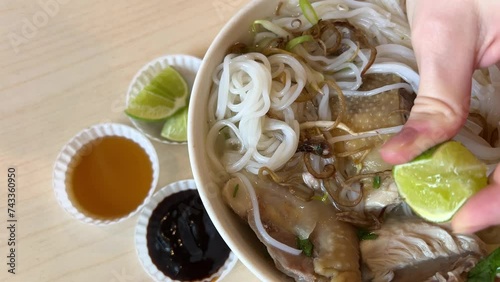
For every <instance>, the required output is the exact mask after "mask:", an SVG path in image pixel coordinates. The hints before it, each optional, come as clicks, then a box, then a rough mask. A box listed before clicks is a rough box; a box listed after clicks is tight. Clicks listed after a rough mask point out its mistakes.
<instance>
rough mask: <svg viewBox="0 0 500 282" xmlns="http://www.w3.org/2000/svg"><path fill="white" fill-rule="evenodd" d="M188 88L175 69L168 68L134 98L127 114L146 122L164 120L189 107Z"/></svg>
mask: <svg viewBox="0 0 500 282" xmlns="http://www.w3.org/2000/svg"><path fill="white" fill-rule="evenodd" d="M188 100H189V91H188V86H187V83H186V81H185V80H184V78H183V77H182V76H181V75H180V74H179V72H177V71H176V70H175V69H174V68H173V67H167V68H166V69H164V70H163V71H162V72H160V73H159V74H158V75H157V76H156V77H154V78H153V80H151V82H150V83H149V84H148V85H146V87H144V89H142V90H141V91H140V92H139V93H138V94H137V96H135V97H134V98H132V99H131V100H130V102H129V104H128V106H127V109H126V110H125V113H126V114H127V115H129V116H130V117H132V118H135V119H140V120H145V121H158V120H163V119H166V118H168V117H169V116H171V115H172V114H174V113H175V112H177V111H178V110H179V109H180V108H182V107H184V106H186V105H187V103H188Z"/></svg>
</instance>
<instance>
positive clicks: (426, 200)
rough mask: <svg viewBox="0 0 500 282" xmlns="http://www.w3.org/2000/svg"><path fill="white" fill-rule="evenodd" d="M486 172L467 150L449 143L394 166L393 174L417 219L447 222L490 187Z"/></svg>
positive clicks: (482, 165)
mask: <svg viewBox="0 0 500 282" xmlns="http://www.w3.org/2000/svg"><path fill="white" fill-rule="evenodd" d="M486 171H487V168H486V165H485V164H483V163H482V162H481V161H479V160H478V159H477V158H476V157H475V156H474V155H473V154H472V153H471V152H470V151H469V150H467V148H465V147H464V146H463V145H462V144H460V143H459V142H455V141H449V142H446V143H443V144H441V145H438V146H436V147H434V148H432V149H430V150H428V151H427V152H425V153H423V154H422V155H420V156H419V157H417V158H416V159H415V160H413V161H411V162H409V163H406V164H402V165H397V166H395V167H394V169H393V174H394V180H395V181H396V185H397V186H398V189H399V193H400V194H401V196H402V197H403V198H404V199H405V201H406V203H407V204H408V205H409V206H410V207H411V208H412V209H413V210H414V211H415V212H416V213H417V214H418V215H420V216H421V217H423V218H424V219H427V220H429V221H433V222H444V221H448V220H450V219H451V218H452V217H453V215H454V214H455V213H456V212H457V211H458V209H459V208H460V207H461V206H462V205H463V204H464V203H465V201H466V200H467V199H468V198H470V197H471V196H472V195H473V194H475V193H476V192H477V191H479V190H481V189H482V188H483V187H485V186H486V185H487V181H488V178H487V175H486Z"/></svg>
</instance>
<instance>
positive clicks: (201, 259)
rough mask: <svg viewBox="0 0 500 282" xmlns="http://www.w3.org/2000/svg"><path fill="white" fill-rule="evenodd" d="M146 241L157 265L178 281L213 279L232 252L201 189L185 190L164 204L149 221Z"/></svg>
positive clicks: (173, 195)
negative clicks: (210, 214)
mask: <svg viewBox="0 0 500 282" xmlns="http://www.w3.org/2000/svg"><path fill="white" fill-rule="evenodd" d="M146 238H147V246H148V251H149V256H150V257H151V260H152V261H153V263H154V264H155V265H156V267H157V268H158V270H160V271H161V272H163V274H165V275H166V276H168V277H170V278H172V279H176V280H182V281H191V280H201V279H203V278H208V277H210V276H211V275H212V274H214V273H216V272H217V271H218V270H219V269H220V267H221V266H222V265H224V263H225V261H226V260H227V258H228V257H229V252H230V249H229V247H228V246H227V245H226V243H225V242H224V241H223V240H222V238H221V236H220V235H219V233H218V232H217V230H216V229H215V227H214V225H213V223H212V221H211V220H210V218H209V217H208V214H207V212H206V211H205V208H204V207H203V204H202V202H201V199H200V196H199V194H198V191H197V190H186V191H181V192H178V193H175V194H172V195H170V196H168V197H166V198H165V199H164V200H163V201H162V202H160V203H159V204H158V206H157V207H156V209H155V210H154V211H153V214H152V215H151V218H150V219H149V223H148V227H147V233H146Z"/></svg>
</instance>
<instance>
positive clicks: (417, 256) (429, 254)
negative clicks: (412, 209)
mask: <svg viewBox="0 0 500 282" xmlns="http://www.w3.org/2000/svg"><path fill="white" fill-rule="evenodd" d="M375 233H376V234H377V235H378V237H377V238H376V239H374V240H364V241H362V242H361V244H360V248H361V257H362V262H363V264H364V265H365V266H366V268H367V269H368V270H369V273H370V274H369V275H367V277H364V278H365V279H367V280H369V281H373V282H381V281H398V282H399V281H401V282H405V281H460V280H454V279H459V277H460V276H461V275H462V274H464V273H465V272H467V271H469V270H470V269H471V268H472V267H473V266H474V265H475V264H476V263H477V261H478V260H479V259H480V258H481V257H482V256H484V255H485V254H486V249H485V245H484V243H483V242H482V241H480V240H479V239H478V238H477V237H476V236H473V235H471V236H466V235H454V234H452V233H451V232H450V231H449V230H448V229H447V228H445V227H443V226H439V225H435V224H431V223H427V222H424V221H423V220H421V219H413V218H408V219H405V220H404V221H403V220H401V219H399V220H395V219H390V220H388V221H387V222H385V223H384V224H383V225H382V227H381V229H379V230H377V231H376V232H375ZM443 279H444V280H443Z"/></svg>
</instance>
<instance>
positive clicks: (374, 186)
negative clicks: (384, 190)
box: [373, 175, 382, 189]
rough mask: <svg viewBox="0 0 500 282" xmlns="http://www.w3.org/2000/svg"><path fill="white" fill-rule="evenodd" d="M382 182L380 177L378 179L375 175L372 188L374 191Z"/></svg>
mask: <svg viewBox="0 0 500 282" xmlns="http://www.w3.org/2000/svg"><path fill="white" fill-rule="evenodd" d="M381 182H382V177H380V175H376V176H375V177H374V178H373V188H374V189H378V188H380V183H381Z"/></svg>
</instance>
